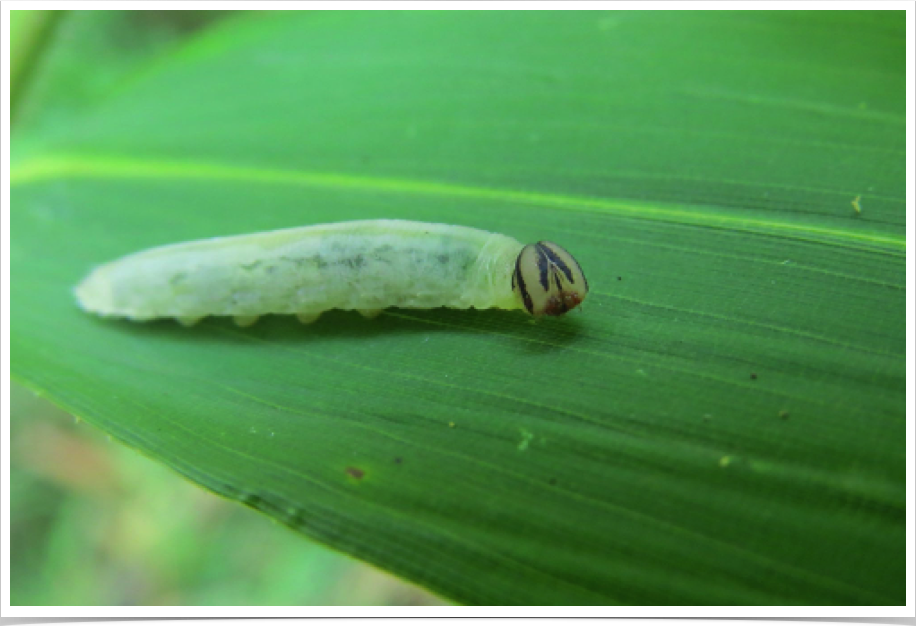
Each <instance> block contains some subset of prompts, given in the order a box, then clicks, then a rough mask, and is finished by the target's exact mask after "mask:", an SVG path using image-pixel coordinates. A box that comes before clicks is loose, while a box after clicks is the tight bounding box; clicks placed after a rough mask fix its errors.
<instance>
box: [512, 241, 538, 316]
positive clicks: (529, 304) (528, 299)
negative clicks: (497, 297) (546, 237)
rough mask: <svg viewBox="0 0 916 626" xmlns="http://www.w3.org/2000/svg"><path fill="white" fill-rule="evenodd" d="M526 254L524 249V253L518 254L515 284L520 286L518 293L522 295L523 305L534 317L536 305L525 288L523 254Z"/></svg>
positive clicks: (514, 275) (514, 277) (514, 276)
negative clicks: (522, 265) (522, 266)
mask: <svg viewBox="0 0 916 626" xmlns="http://www.w3.org/2000/svg"><path fill="white" fill-rule="evenodd" d="M524 252H525V249H524V248H522V251H521V252H519V253H518V257H517V258H516V259H515V273H514V274H513V275H512V282H513V284H516V285H518V291H519V293H520V294H522V304H524V305H525V309H526V310H527V311H528V312H529V313H531V314H532V315H534V303H533V302H532V301H531V294H529V293H528V288H527V287H526V286H525V279H524V278H523V277H522V268H521V264H522V254H523V253H524Z"/></svg>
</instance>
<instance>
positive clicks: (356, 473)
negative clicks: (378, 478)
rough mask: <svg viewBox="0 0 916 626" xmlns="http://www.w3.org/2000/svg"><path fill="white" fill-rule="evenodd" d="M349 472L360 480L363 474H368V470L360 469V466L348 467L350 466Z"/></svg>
mask: <svg viewBox="0 0 916 626" xmlns="http://www.w3.org/2000/svg"><path fill="white" fill-rule="evenodd" d="M347 474H349V475H350V476H352V477H353V478H355V479H357V480H359V479H360V478H362V477H363V476H365V475H366V472H364V471H363V470H361V469H359V468H358V467H348V468H347Z"/></svg>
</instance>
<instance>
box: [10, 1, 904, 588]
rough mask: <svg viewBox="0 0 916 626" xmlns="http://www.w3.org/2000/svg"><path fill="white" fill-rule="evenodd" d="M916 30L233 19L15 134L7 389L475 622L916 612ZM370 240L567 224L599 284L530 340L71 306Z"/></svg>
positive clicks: (800, 24)
mask: <svg viewBox="0 0 916 626" xmlns="http://www.w3.org/2000/svg"><path fill="white" fill-rule="evenodd" d="M904 33H905V26H904V12H902V11H900V12H862V13H858V12H820V11H818V12H813V13H795V12H773V13H769V12H765V13H760V12H737V13H730V12H670V13H669V12H647V13H643V12H623V13H597V12H560V13H544V12H481V13H478V12H461V13H451V12H393V13H379V12H349V13H347V12H343V13H338V12H321V13H317V14H313V13H283V14H247V15H244V16H242V17H240V18H239V19H234V20H232V21H230V22H227V23H224V24H223V25H222V26H221V27H219V28H216V29H213V30H211V31H210V32H209V33H204V34H202V35H200V36H199V37H197V38H196V39H195V40H193V41H192V42H191V43H190V44H189V45H187V46H184V47H182V48H180V49H177V50H175V51H173V52H171V53H170V54H168V55H167V56H165V57H163V58H161V59H160V60H159V61H158V62H156V63H155V64H153V65H151V66H147V67H145V68H144V69H143V70H142V71H140V72H138V73H137V74H136V75H134V76H133V77H131V79H130V80H127V81H125V82H124V83H123V84H122V85H121V88H119V89H117V90H113V91H112V92H111V93H110V95H109V97H107V98H104V99H102V100H100V101H99V102H98V103H97V105H96V106H95V107H93V108H92V109H91V110H88V111H85V112H83V113H81V114H80V116H79V117H78V120H76V121H74V122H73V123H69V124H67V125H65V126H64V125H60V126H56V127H52V128H50V129H47V130H45V131H43V133H42V135H41V137H31V138H30V137H22V136H20V137H19V138H18V140H17V141H18V142H20V144H23V143H27V142H29V141H31V143H30V144H29V146H30V147H29V149H20V150H19V151H18V152H17V155H18V159H17V161H16V162H15V163H14V167H13V171H12V181H13V189H12V198H13V200H12V202H13V206H12V212H11V218H12V225H13V232H15V234H16V236H15V238H13V240H12V242H11V260H12V268H13V277H14V280H13V282H12V301H13V302H15V307H14V308H13V310H12V324H11V325H12V343H11V350H12V366H13V373H14V375H15V376H16V377H17V378H18V379H19V380H21V381H23V382H24V383H25V384H27V385H29V386H30V387H32V388H34V389H38V390H41V391H42V392H43V393H46V394H47V395H48V396H49V397H50V398H52V399H53V400H54V401H55V402H57V403H58V404H60V405H61V406H63V407H65V408H67V409H68V410H70V411H71V412H73V413H74V414H76V415H78V416H80V417H82V418H83V419H85V420H86V421H88V422H90V423H93V424H96V425H98V426H99V427H100V428H102V429H104V430H106V431H108V432H109V433H111V434H112V435H113V436H114V437H116V438H118V439H119V440H121V441H123V442H125V443H126V444H128V445H130V446H133V447H135V448H137V449H139V450H141V451H142V452H143V453H145V454H147V455H149V456H151V457H153V458H156V459H159V460H161V461H162V462H163V463H166V464H168V465H169V466H171V467H173V468H175V469H176V470H178V471H179V472H181V473H183V474H184V475H185V476H187V477H189V478H190V479H191V480H194V481H196V482H198V483H200V484H201V485H203V486H205V487H207V488H208V489H211V490H213V491H215V492H217V493H220V494H223V495H225V496H227V497H229V498H234V499H237V500H239V501H240V502H242V503H244V504H247V505H248V506H251V507H255V508H257V509H260V510H261V511H264V512H265V513H267V514H268V515H270V516H272V517H274V518H276V519H278V520H280V521H282V522H283V523H285V524H288V525H289V526H291V527H293V528H296V529H298V530H300V531H302V532H303V533H305V534H307V535H309V536H311V537H313V538H315V539H317V540H319V541H321V542H324V543H326V544H328V545H331V546H333V547H335V548H338V549H340V550H342V551H345V552H348V553H350V554H353V555H355V556H357V557H359V558H362V559H364V560H367V561H369V562H371V563H374V564H376V565H379V566H380V567H383V568H385V569H387V570H390V571H392V572H395V573H397V574H399V575H401V576H404V577H406V578H409V579H411V580H413V581H416V582H418V583H420V584H422V585H425V586H426V587H428V588H430V589H432V590H435V591H437V592H439V593H441V594H444V595H446V596H448V597H450V598H453V599H455V600H457V601H460V602H465V603H483V604H514V603H519V604H588V603H598V604H617V603H620V604H842V605H848V604H902V603H904V601H905V600H904V579H905V578H904V567H905V556H904V545H905V536H904V534H905V533H904V518H905V514H904V508H905V493H904V489H905V475H904V471H905V470H904V466H905V439H904V434H905V415H904V403H905V383H904V373H905V348H904V338H905V324H904V315H905V284H904V276H905V267H904V264H905V234H904V227H905V212H904V202H905V190H904V186H905V177H904V161H905V147H904V143H905V117H904V108H905V96H904V93H905V92H904V86H905V78H904V76H905V75H904V68H905V59H904V48H905V37H904ZM36 146H40V147H36ZM854 201H855V202H854ZM854 205H855V206H856V207H858V210H857V209H856V208H854ZM366 218H403V219H414V220H424V221H436V222H447V223H453V224H463V225H469V226H475V227H478V228H484V229H488V230H493V231H497V232H502V233H505V234H508V235H511V236H514V237H516V238H518V239H520V240H523V241H536V240H538V239H539V238H549V239H551V240H553V241H556V242H558V243H560V244H561V245H563V246H564V247H567V248H568V249H569V250H570V251H571V252H572V253H573V254H574V255H575V256H576V257H577V258H578V260H579V261H580V262H581V265H582V267H583V269H584V270H585V273H586V275H587V276H588V278H589V282H590V284H591V286H592V292H591V293H590V295H589V298H588V300H587V301H586V302H585V306H584V307H583V311H582V312H581V314H571V315H569V316H567V317H566V318H563V319H558V320H545V321H542V322H538V323H536V324H535V323H532V322H531V321H529V320H528V319H527V318H526V317H525V316H524V315H522V314H521V313H518V312H506V311H453V310H429V311H411V310H398V309H392V310H388V311H386V312H385V314H384V315H382V316H381V317H380V318H378V319H376V320H374V321H372V322H369V321H366V320H364V319H362V318H360V317H358V316H357V315H356V314H354V313H345V312H339V311H338V312H332V313H329V314H327V315H326V316H324V317H323V318H322V319H321V320H320V321H319V322H317V323H316V324H314V325H312V326H301V325H299V324H298V323H297V322H296V321H295V320H294V319H291V318H286V317H280V316H273V317H269V318H265V319H262V320H261V321H260V322H259V323H258V325H256V326H254V327H252V328H248V329H238V328H235V327H234V326H232V325H231V324H230V323H229V322H227V321H226V320H219V319H208V320H206V321H205V322H204V323H202V324H201V325H199V326H196V327H194V328H190V329H188V328H182V327H181V326H179V325H178V324H176V323H174V322H171V321H162V322H156V323H149V324H133V323H129V322H118V321H111V320H101V319H96V318H93V317H91V316H89V315H87V314H84V313H82V312H81V311H80V310H79V309H78V308H77V307H76V305H75V303H74V300H73V297H72V294H71V289H72V287H73V286H74V285H75V284H76V283H77V282H78V281H79V280H80V279H81V278H82V277H83V276H84V275H85V274H86V273H87V272H88V271H89V270H90V269H91V268H92V267H93V266H94V265H96V264H99V263H102V262H105V261H109V260H111V259H113V258H116V257H118V256H120V255H123V254H127V253H130V252H133V251H136V250H139V249H143V248H147V247H151V246H155V245H160V244H166V243H173V242H177V241H182V240H189V239H196V238H203V237H211V236H217V235H231V234H238V233H245V232H252V231H258V230H268V229H274V228H281V227H292V226H300V225H305V224H312V223H322V222H329V221H342V220H350V219H366Z"/></svg>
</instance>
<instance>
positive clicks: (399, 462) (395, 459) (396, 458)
mask: <svg viewBox="0 0 916 626" xmlns="http://www.w3.org/2000/svg"><path fill="white" fill-rule="evenodd" d="M394 462H395V463H397V464H398V465H400V464H401V457H399V456H396V457H394Z"/></svg>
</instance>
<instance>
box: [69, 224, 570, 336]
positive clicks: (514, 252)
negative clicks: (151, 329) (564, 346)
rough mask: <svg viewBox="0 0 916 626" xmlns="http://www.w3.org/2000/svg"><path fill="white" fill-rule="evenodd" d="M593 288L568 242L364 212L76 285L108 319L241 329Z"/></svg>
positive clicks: (513, 302)
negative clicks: (264, 322)
mask: <svg viewBox="0 0 916 626" xmlns="http://www.w3.org/2000/svg"><path fill="white" fill-rule="evenodd" d="M587 293H588V283H587V282H586V280H585V276H584V275H583V273H582V270H581V268H580V267H579V264H578V263H576V261H575V259H573V258H572V256H570V254H569V253H568V252H566V250H564V249H563V248H561V247H560V246H558V245H556V244H553V243H549V242H546V241H541V242H539V243H535V244H530V245H527V246H526V245H523V244H521V243H519V242H518V241H516V240H515V239H512V238H511V237H506V236H504V235H499V234H496V233H489V232H486V231H483V230H477V229H475V228H467V227H464V226H449V225H446V224H425V223H422V222H408V221H400V220H367V221H360V222H343V223H339V224H323V225H318V226H306V227H303V228H290V229H287V230H276V231H271V232H265V233H255V234H252V235H241V236H237V237H220V238H215V239H205V240H202V241H192V242H188V243H179V244H174V245H169V246H162V247H159V248H152V249H150V250H144V251H142V252H138V253H136V254H132V255H130V256H126V257H124V258H122V259H119V260H117V261H113V262H111V263H108V264H106V265H103V266H101V267H98V268H96V269H95V270H94V271H93V272H92V273H91V274H90V275H89V276H88V277H86V279H85V280H83V282H81V283H80V284H79V285H78V286H77V288H76V297H77V300H78V301H79V304H80V306H82V308H83V309H85V310H86V311H91V312H93V313H97V314H99V315H103V316H114V317H126V318H129V319H132V320H149V319H155V318H161V317H174V318H176V319H178V321H180V322H181V323H183V324H186V325H190V324H193V323H195V322H197V321H198V320H200V319H201V318H203V317H206V316H208V315H229V316H232V317H233V318H234V319H235V321H236V323H237V324H239V325H240V326H248V325H249V324H253V323H254V322H255V321H256V320H257V319H258V316H260V315H266V314H268V313H291V314H295V315H297V316H298V317H299V320H300V321H302V322H303V323H309V322H313V321H315V320H316V319H317V318H318V316H319V315H321V313H323V312H324V311H327V310H329V309H345V310H356V311H359V312H360V313H362V314H363V315H365V316H366V317H374V316H375V315H377V314H378V313H379V312H381V310H382V309H385V308H388V307H403V308H413V309H427V308H435V307H450V308H456V309H466V308H477V309H488V308H498V309H524V310H526V311H528V313H530V314H531V315H533V316H535V317H539V316H541V315H562V314H563V313H566V312H567V311H569V310H571V309H573V308H575V307H576V306H578V305H579V304H580V303H581V302H582V300H583V299H584V298H585V296H586V294H587Z"/></svg>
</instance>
